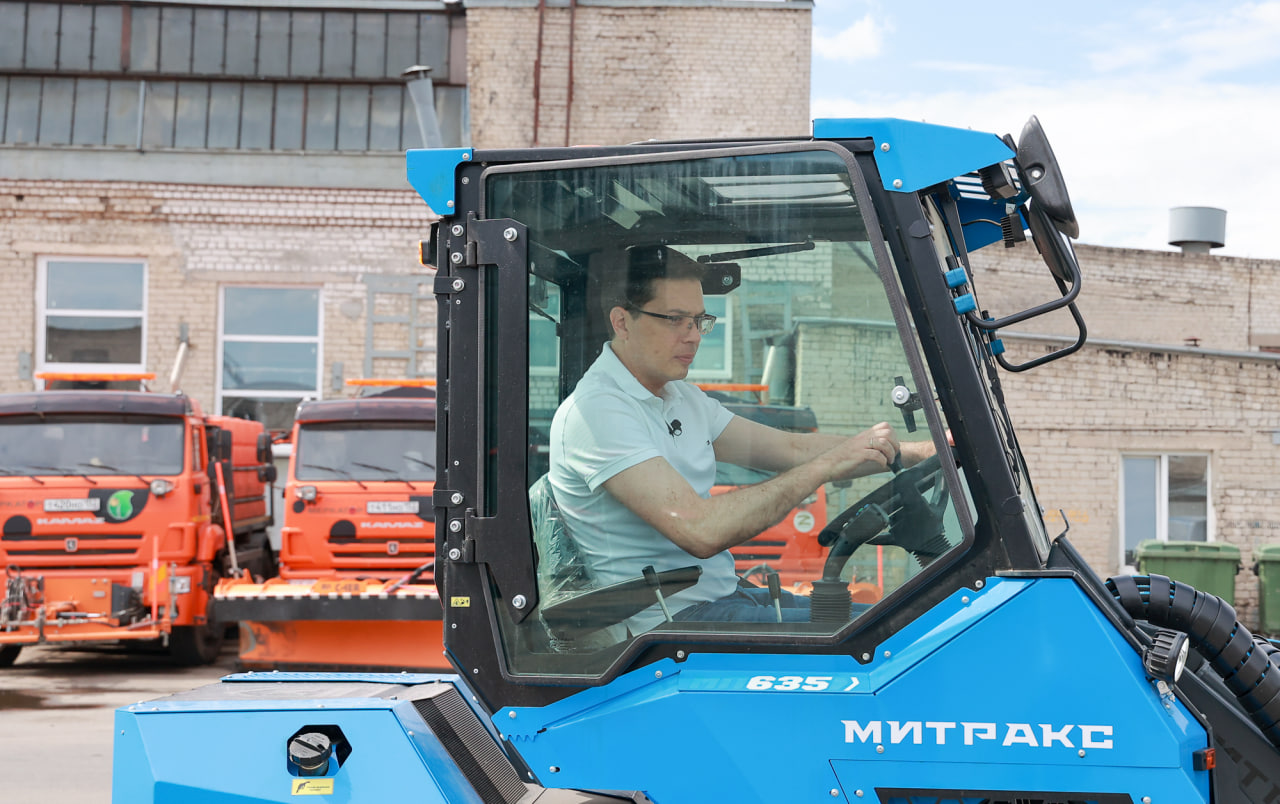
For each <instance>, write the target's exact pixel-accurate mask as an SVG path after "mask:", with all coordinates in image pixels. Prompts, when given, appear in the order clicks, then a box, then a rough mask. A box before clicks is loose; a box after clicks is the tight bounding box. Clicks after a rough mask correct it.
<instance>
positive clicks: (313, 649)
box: [214, 578, 449, 671]
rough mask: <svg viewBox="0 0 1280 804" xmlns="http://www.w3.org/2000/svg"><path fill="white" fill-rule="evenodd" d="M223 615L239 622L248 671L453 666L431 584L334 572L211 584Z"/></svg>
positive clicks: (398, 668) (419, 668)
mask: <svg viewBox="0 0 1280 804" xmlns="http://www.w3.org/2000/svg"><path fill="white" fill-rule="evenodd" d="M214 606H215V610H216V611H217V613H218V616H219V617H227V618H234V619H236V620H239V621H240V664H241V665H242V666H243V667H244V668H245V669H249V670H286V669H287V670H318V669H341V670H356V669H360V670H397V671H398V670H448V669H449V663H448V661H447V660H446V659H445V657H444V649H443V641H442V639H441V609H440V600H439V597H438V596H437V595H436V590H435V586H434V585H428V584H421V583H415V584H401V583H398V582H392V581H377V580H353V579H346V578H342V579H332V580H317V581H310V582H306V583H290V582H288V581H285V580H282V579H278V578H277V579H272V580H270V581H267V582H265V583H254V582H251V581H248V580H244V579H234V578H228V579H226V580H223V581H222V582H221V583H220V584H219V585H218V587H217V589H215V590H214Z"/></svg>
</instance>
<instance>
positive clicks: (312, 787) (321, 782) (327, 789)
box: [289, 779, 333, 796]
mask: <svg viewBox="0 0 1280 804" xmlns="http://www.w3.org/2000/svg"><path fill="white" fill-rule="evenodd" d="M289 794H290V795H293V796H330V795H333V779H294V780H293V789H292V790H290V791H289Z"/></svg>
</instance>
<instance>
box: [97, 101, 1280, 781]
mask: <svg viewBox="0 0 1280 804" xmlns="http://www.w3.org/2000/svg"><path fill="white" fill-rule="evenodd" d="M409 178H410V181H411V182H412V183H413V184H414V186H415V187H416V188H417V189H418V191H419V192H420V193H421V194H422V196H423V198H424V199H425V200H426V202H427V203H428V204H429V205H430V207H431V208H432V209H433V210H435V211H436V212H438V213H439V214H441V215H442V220H441V221H440V223H439V224H438V226H437V227H436V230H435V234H434V237H433V238H432V246H433V251H432V252H431V253H434V254H435V255H436V264H437V265H438V266H439V268H438V273H437V276H436V285H435V288H436V293H437V295H438V298H439V301H440V306H439V313H440V314H439V321H440V329H439V355H440V358H441V368H440V372H439V376H438V392H439V399H438V410H437V439H438V440H437V444H438V460H437V466H438V472H437V477H436V488H435V491H434V504H435V514H436V540H437V544H436V555H437V556H438V561H439V563H438V566H437V572H436V580H437V584H438V585H439V588H440V594H441V600H442V603H443V604H444V624H445V628H444V639H445V646H446V649H447V651H448V653H449V656H450V659H451V661H452V663H453V665H454V666H455V668H456V669H457V675H449V676H433V675H420V676H411V675H408V674H397V675H389V674H388V675H372V676H337V675H324V676H322V677H319V678H317V677H312V676H301V675H294V676H287V675H282V674H270V675H267V674H257V673H248V674H240V675H237V676H232V677H229V678H227V679H224V680H223V681H222V682H221V683H219V684H216V685H211V686H209V687H204V688H201V689H199V690H195V691H192V692H190V693H184V694H181V695H177V696H172V697H170V698H168V699H161V700H159V701H153V702H149V703H145V704H139V705H138V706H136V707H131V708H129V709H128V710H121V711H120V712H119V713H118V716H117V721H116V728H117V732H118V734H119V736H118V737H117V738H116V753H115V763H116V764H115V779H114V791H115V798H116V800H117V801H120V802H123V801H161V800H182V799H183V797H184V796H187V797H192V798H194V797H197V796H198V797H199V800H201V801H237V802H243V801H250V800H252V801H287V800H291V798H290V797H291V796H293V795H301V794H303V793H304V792H305V793H313V792H314V793H317V794H320V795H332V796H334V797H335V799H337V798H340V799H342V800H369V801H373V800H391V799H398V798H403V797H406V796H410V795H412V796H415V797H416V798H417V799H418V800H422V801H431V802H454V801H468V802H473V801H485V802H504V804H517V802H533V801H539V802H606V801H618V800H628V801H637V802H638V801H654V802H661V803H662V804H670V802H719V801H734V802H781V801H787V802H794V801H810V802H826V801H832V800H836V801H847V802H860V801H878V802H881V804H888V803H889V802H893V803H894V804H936V803H937V802H944V801H957V802H960V801H962V802H967V803H968V802H988V803H990V804H994V803H995V802H1014V801H1030V802H1093V803H1094V804H1117V803H1118V802H1129V803H1130V804H1133V803H1135V802H1143V804H1150V802H1197V801H1198V802H1209V801H1213V802H1217V803H1218V804H1223V802H1243V801H1248V802H1262V801H1268V800H1271V799H1272V798H1274V797H1276V796H1277V795H1278V793H1277V789H1276V781H1275V780H1276V779H1280V772H1277V768H1278V767H1280V754H1278V753H1277V748H1276V743H1277V740H1280V725H1277V721H1278V720H1280V666H1278V665H1277V663H1276V661H1275V659H1274V650H1275V649H1274V648H1273V647H1272V646H1270V645H1269V644H1268V643H1266V642H1264V641H1261V640H1255V639H1254V638H1253V637H1252V635H1251V634H1249V632H1248V631H1247V630H1246V629H1245V628H1244V627H1243V626H1241V625H1240V624H1239V623H1238V622H1237V621H1236V619H1235V614H1234V612H1233V611H1232V610H1231V609H1230V606H1227V605H1226V604H1225V603H1223V602H1222V601H1221V600H1219V599H1217V598H1215V597H1213V596H1211V595H1205V594H1202V593H1199V592H1197V591H1196V590H1194V589H1190V588H1189V587H1186V586H1184V585H1182V584H1180V583H1174V582H1171V581H1169V580H1168V579H1165V578H1160V577H1159V576H1151V577H1150V578H1146V577H1141V578H1134V577H1124V578H1116V579H1112V580H1111V581H1110V582H1106V583H1104V582H1103V581H1102V580H1100V579H1099V578H1098V577H1097V576H1096V575H1095V574H1094V573H1093V571H1092V570H1091V569H1090V568H1089V567H1088V566H1087V564H1085V562H1084V561H1083V560H1082V559H1081V558H1080V556H1079V554H1078V553H1077V552H1076V551H1075V550H1074V548H1073V547H1072V546H1071V544H1070V542H1069V540H1068V539H1067V538H1065V536H1064V535H1062V534H1051V533H1048V532H1047V531H1046V529H1045V525H1044V520H1043V518H1042V516H1041V510H1040V506H1039V504H1038V502H1037V501H1036V498H1035V493H1034V490H1033V487H1032V484H1031V479H1030V477H1029V476H1028V472H1027V468H1026V465H1025V463H1024V461H1023V458H1022V453H1021V451H1020V449H1019V445H1018V442H1017V438H1016V436H1015V433H1014V429H1013V426H1012V423H1011V417H1010V415H1009V411H1008V410H1007V409H1006V406H1005V404H1004V401H1003V393H1002V391H1001V384H1002V383H1003V382H1004V381H1005V376H1002V369H1003V370H1004V371H1006V372H1013V374H1011V375H1008V376H1010V377H1012V378H1013V380H1014V381H1016V379H1017V377H1016V375H1017V372H1021V371H1025V370H1028V369H1033V368H1036V367H1037V366H1039V365H1042V364H1044V363H1046V362H1048V361H1051V360H1054V359H1058V358H1061V357H1064V356H1067V355H1069V354H1071V353H1072V352H1074V351H1076V350H1078V349H1079V348H1080V346H1081V345H1082V344H1083V343H1084V339H1085V332H1084V323H1083V321H1082V320H1081V318H1080V315H1079V313H1078V311H1077V310H1076V309H1075V298H1076V296H1077V294H1078V293H1079V291H1080V287H1081V275H1080V269H1079V266H1078V265H1077V263H1076V259H1075V255H1074V253H1073V250H1072V247H1071V239H1072V238H1074V237H1076V236H1077V235H1078V227H1077V224H1076V220H1075V217H1074V214H1073V212H1072V209H1071V205H1070V201H1069V199H1068V196H1067V193H1066V188H1065V185H1064V184H1063V182H1062V177H1061V174H1060V171H1059V169H1058V166H1057V163H1056V160H1055V159H1054V158H1053V154H1052V151H1051V149H1050V148H1049V144H1048V141H1047V140H1046V138H1045V137H1044V134H1043V132H1042V131H1041V129H1040V126H1039V124H1038V123H1037V122H1036V121H1035V119H1034V118H1032V121H1031V122H1030V123H1028V125H1027V126H1026V128H1025V129H1024V130H1023V131H1022V132H1021V136H1020V137H1019V138H1018V140H1017V141H1015V140H1014V139H1013V138H1012V137H1010V136H1005V137H999V136H996V135H993V134H984V133H980V132H975V131H969V130H959V129H952V128H945V127H939V126H933V125H926V124H922V123H912V122H906V121H898V120H819V121H817V122H815V124H814V129H813V136H812V137H810V138H804V139H792V140H739V141H724V142H673V143H643V144H637V145H630V146H622V147H616V148H603V147H602V148H594V147H593V148H565V149H544V150H510V151H472V150H453V151H427V152H411V153H410V154H409ZM1027 230H1029V231H1030V234H1031V237H1032V239H1033V240H1034V244H1035V247H1036V248H1037V249H1038V250H1039V252H1040V253H1041V254H1042V255H1043V258H1044V262H1045V265H1046V268H1047V275H1048V277H1049V278H1050V279H1051V280H1052V282H1053V284H1054V285H1056V287H1057V289H1058V293H1057V294H1050V296H1051V297H1050V298H1047V299H1046V300H1045V301H1043V303H1040V304H1037V305H1035V306H1033V307H1030V308H1025V309H1024V308H1022V307H1021V306H1019V307H1015V308H1014V309H1001V302H1002V301H1006V300H1003V299H1001V298H984V299H983V301H982V302H981V303H979V301H978V298H977V295H976V293H977V291H976V288H975V284H976V283H978V282H980V279H981V278H980V277H978V276H975V272H974V270H973V266H972V264H971V262H970V259H969V255H970V253H971V252H972V251H974V250H976V249H978V248H982V247H986V246H989V245H993V244H999V243H1002V242H1003V243H1006V244H1013V243H1015V242H1016V241H1018V240H1021V239H1023V238H1025V237H1026V234H1025V232H1026V231H1027ZM655 263H666V264H674V263H684V264H686V265H687V264H690V263H693V264H696V265H698V266H700V276H701V283H702V291H703V299H704V301H705V307H706V310H705V313H706V314H709V315H714V316H716V323H715V327H714V329H713V330H712V331H711V332H710V334H706V335H705V336H704V337H703V339H702V342H701V345H700V349H699V350H698V352H697V357H696V360H695V361H694V362H693V364H692V365H691V366H690V368H689V376H688V380H689V381H690V382H699V381H707V382H729V383H743V384H764V385H767V386H768V387H769V389H770V397H771V398H772V399H779V400H786V404H788V405H790V406H794V407H803V408H808V409H810V410H812V412H813V414H814V416H815V417H816V423H817V427H818V430H819V431H820V432H826V433H834V434H847V435H852V434H855V433H858V432H861V431H864V430H866V429H867V428H868V427H871V426H873V425H875V424H876V423H878V422H882V421H889V422H892V423H893V424H894V425H895V426H896V428H897V430H898V432H899V434H900V437H901V439H902V440H903V441H904V442H917V444H918V446H916V447H913V449H916V450H919V452H918V453H917V454H923V452H932V453H934V457H932V458H929V459H927V460H923V461H921V462H919V463H915V464H914V465H911V466H909V467H908V468H905V469H903V470H901V471H897V472H892V473H891V472H884V473H880V474H876V475H872V476H869V477H865V478H861V479H859V480H857V481H855V482H854V484H853V486H852V487H851V488H850V489H848V490H847V492H845V493H844V494H843V501H842V502H839V503H834V502H829V503H828V505H827V517H826V518H825V521H823V522H821V523H820V524H819V525H818V526H816V527H815V528H814V529H813V538H814V540H815V542H816V544H817V545H818V546H819V547H821V548H822V550H823V551H824V557H823V560H822V562H821V565H820V566H819V567H816V568H815V569H814V571H813V577H812V578H811V579H809V581H810V583H811V590H810V591H809V605H808V611H809V616H808V617H807V618H805V619H804V620H803V621H772V620H766V621H761V622H751V623H735V622H715V621H686V620H685V619H682V618H681V617H680V616H679V614H680V610H681V609H680V606H681V594H682V592H683V591H685V590H687V589H689V588H690V587H692V586H694V585H695V584H697V583H698V582H699V578H700V567H699V566H698V564H697V562H695V561H693V560H692V556H691V557H690V559H691V560H689V561H688V562H687V565H684V562H676V565H674V566H667V565H662V566H645V567H643V568H641V569H642V571H636V572H635V573H634V574H633V575H631V576H630V577H624V578H622V579H617V578H615V577H612V575H613V574H616V568H614V567H613V566H611V565H610V564H609V563H608V560H609V556H607V555H606V556H605V558H604V559H603V560H602V559H601V556H600V554H599V547H598V545H599V544H600V543H601V541H602V540H603V541H605V542H607V541H608V540H607V537H608V535H609V534H608V533H603V534H599V533H597V534H587V535H588V536H592V537H595V538H593V539H587V538H584V534H582V533H581V532H577V533H575V532H574V526H568V525H567V520H566V517H565V511H566V510H567V509H566V507H565V506H566V505H568V504H570V503H569V501H566V500H565V499H562V498H558V497H557V494H558V491H557V489H556V488H555V487H554V485H552V484H550V483H548V481H547V480H546V479H544V474H545V471H546V470H545V468H544V467H543V466H540V465H538V464H537V463H536V462H535V457H536V454H537V453H536V451H535V450H531V449H530V433H531V428H532V427H533V426H534V424H535V422H541V421H544V420H545V418H546V416H547V413H548V412H549V411H555V410H557V409H558V408H559V407H560V406H561V405H562V404H563V402H564V400H565V399H566V398H567V397H568V396H569V395H570V394H571V393H572V392H573V391H574V389H575V387H577V384H578V383H579V381H580V380H581V379H582V378H583V376H584V374H585V373H586V372H587V370H588V368H589V367H590V366H591V365H592V363H593V361H595V360H596V359H597V357H598V356H599V355H600V354H601V350H602V348H603V347H604V344H605V342H606V341H607V340H608V339H609V338H610V336H611V334H612V333H611V330H610V322H609V319H608V317H607V313H608V311H607V310H606V309H604V308H605V304H604V302H605V301H606V300H607V299H608V298H610V290H609V289H610V287H611V286H613V285H615V284H616V283H617V282H618V281H619V280H620V279H621V277H623V276H624V275H625V274H626V273H627V272H628V270H629V269H631V268H633V267H636V266H651V265H652V264H655ZM1006 303H1007V302H1006ZM987 305H991V306H990V307H988V306H987ZM685 312H688V313H690V314H695V313H698V312H699V311H697V310H690V311H685ZM1048 313H1054V314H1056V315H1059V316H1061V317H1062V320H1063V321H1066V322H1072V323H1073V324H1074V326H1075V329H1076V332H1077V338H1076V340H1075V343H1074V344H1073V345H1071V346H1068V347H1067V348H1064V349H1060V350H1058V351H1052V352H1043V351H1033V352H1028V353H1020V354H1018V353H1015V351H1016V350H1014V349H1008V350H1006V349H1005V348H1004V344H1003V342H1002V340H1001V338H1000V337H999V332H1000V330H1001V329H1003V328H1006V327H1009V326H1012V325H1014V324H1016V323H1018V322H1021V321H1025V320H1027V319H1028V318H1030V317H1032V316H1036V315H1043V314H1048ZM762 333H768V335H767V336H762ZM766 364H768V365H769V370H768V371H765V370H764V367H765V366H766ZM552 415H554V414H552ZM669 425H670V436H671V437H672V438H679V437H680V431H681V427H680V426H679V424H678V423H677V422H675V421H672V422H670V423H669ZM920 442H923V444H920ZM552 447H553V452H552V457H553V458H554V454H555V453H554V447H555V444H554V442H553V443H552ZM826 492H827V495H828V496H827V499H828V500H829V501H834V500H838V499H840V498H841V495H839V494H836V493H835V490H834V489H831V488H828V489H826ZM601 537H604V538H603V539H602V538H601ZM876 562H880V564H881V567H882V568H883V569H882V572H881V573H880V576H879V577H880V578H881V579H882V584H883V591H882V594H879V595H878V596H877V597H876V598H875V599H874V600H872V601H868V602H861V603H858V602H855V601H853V600H852V592H851V589H850V580H851V579H852V578H855V577H863V576H865V575H866V572H867V569H866V568H867V567H869V566H875V565H876ZM747 582H748V583H749V582H750V581H747ZM765 588H767V587H765ZM766 594H771V593H766ZM782 619H783V618H781V617H779V618H778V620H782ZM196 735H198V736H199V737H200V738H202V743H201V744H202V745H203V746H206V747H208V746H212V747H213V748H206V750H205V751H203V752H202V753H201V756H200V757H199V760H198V761H197V760H195V759H194V758H192V757H191V756H190V755H189V753H188V752H187V751H185V750H184V747H183V746H184V743H185V742H186V741H184V740H182V739H180V736H186V737H192V736H196ZM218 746H226V747H227V748H226V750H225V751H222V752H219V749H218ZM210 752H212V753H210Z"/></svg>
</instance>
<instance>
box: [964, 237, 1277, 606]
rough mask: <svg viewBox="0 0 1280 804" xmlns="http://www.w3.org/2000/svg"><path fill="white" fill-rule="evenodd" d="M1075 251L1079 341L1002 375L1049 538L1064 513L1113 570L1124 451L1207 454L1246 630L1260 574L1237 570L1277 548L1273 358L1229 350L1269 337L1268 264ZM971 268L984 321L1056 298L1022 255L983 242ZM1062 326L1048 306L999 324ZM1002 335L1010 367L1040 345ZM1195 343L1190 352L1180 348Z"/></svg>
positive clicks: (1075, 538)
mask: <svg viewBox="0 0 1280 804" xmlns="http://www.w3.org/2000/svg"><path fill="white" fill-rule="evenodd" d="M1078 253H1079V257H1080V262H1081V266H1082V271H1083V274H1084V277H1083V282H1082V286H1081V287H1082V290H1081V295H1080V299H1079V306H1080V309H1081V311H1082V314H1083V316H1084V318H1085V322H1086V324H1087V325H1088V328H1089V337H1090V345H1087V346H1086V347H1085V348H1084V349H1082V350H1081V351H1080V352H1078V353H1076V354H1075V355H1072V356H1070V357H1067V358H1065V359H1062V360H1058V361H1054V362H1052V363H1049V364H1046V365H1044V366H1041V367H1039V368H1037V369H1033V370H1031V371H1029V372H1024V373H1019V374H1011V373H1003V374H1002V381H1003V385H1004V389H1005V393H1006V396H1007V399H1008V405H1009V408H1010V410H1011V413H1012V416H1013V419H1014V424H1015V426H1016V427H1017V428H1018V433H1019V438H1020V441H1021V444H1022V447H1023V450H1024V451H1025V453H1026V458H1027V463H1028V465H1029V469H1030V471H1031V475H1032V479H1033V481H1034V483H1035V487H1036V490H1037V493H1038V495H1039V500H1040V504H1041V506H1042V507H1043V508H1044V509H1045V519H1046V521H1047V522H1048V524H1049V528H1050V532H1051V534H1056V533H1058V532H1060V531H1061V530H1062V527H1063V524H1062V515H1061V513H1059V511H1060V509H1061V511H1063V512H1065V514H1066V518H1067V520H1068V521H1069V522H1070V525H1071V531H1070V538H1071V540H1072V542H1073V543H1074V544H1076V545H1077V546H1078V547H1079V548H1080V550H1081V552H1082V553H1083V554H1084V555H1085V557H1086V558H1087V559H1088V561H1089V563H1090V564H1091V565H1092V566H1093V567H1094V568H1095V569H1096V570H1097V571H1098V572H1099V573H1101V574H1103V575H1109V574H1114V573H1115V572H1117V571H1118V570H1119V569H1120V551H1121V546H1120V538H1121V523H1120V519H1119V517H1120V493H1121V492H1120V475H1121V470H1122V457H1123V456H1124V455H1125V454H1133V453H1151V454H1159V453H1164V454H1175V453H1194V454H1204V455H1208V457H1209V482H1210V488H1209V506H1210V508H1211V509H1212V513H1211V520H1212V524H1211V526H1210V527H1211V531H1212V533H1213V535H1212V536H1211V538H1213V539H1215V540H1220V541H1225V542H1227V543H1229V544H1232V545H1235V546H1236V547H1238V548H1240V551H1241V564H1242V565H1243V568H1244V569H1243V571H1242V572H1241V573H1240V574H1239V575H1238V576H1237V579H1236V589H1235V596H1236V601H1235V602H1236V608H1237V610H1238V611H1239V612H1240V613H1241V615H1242V617H1243V618H1244V620H1245V622H1246V624H1247V625H1251V626H1256V624H1257V610H1256V605H1257V591H1258V581H1257V577H1256V576H1255V575H1254V574H1253V573H1252V572H1251V571H1250V567H1251V566H1252V565H1253V562H1254V559H1255V553H1256V551H1257V549H1258V548H1259V547H1260V546H1262V545H1265V544H1280V445H1277V444H1276V443H1275V435H1274V434H1275V433H1277V432H1280V405H1277V404H1276V403H1275V398H1276V388H1277V386H1278V385H1280V361H1277V360H1276V359H1273V358H1272V356H1271V355H1267V354H1263V353H1258V352H1256V351H1254V352H1253V353H1252V354H1248V355H1246V354H1231V353H1245V352H1249V351H1250V346H1249V344H1250V342H1251V341H1256V340H1257V339H1258V338H1259V337H1260V336H1273V335H1275V334H1277V333H1278V332H1280V322H1278V321H1277V311H1278V310H1280V295H1278V294H1280V264H1277V263H1276V262H1274V261H1265V260H1251V259H1239V258H1230V257H1213V256H1207V255H1183V254H1181V253H1178V252H1155V251H1140V250H1136V249H1115V248H1101V247H1093V246H1081V247H1079V249H1078ZM973 260H974V275H975V277H976V282H977V288H978V291H979V293H980V298H981V301H982V303H983V304H984V306H986V307H988V308H990V309H991V311H992V313H993V314H1007V313H1011V312H1015V311H1016V310H1018V309H1021V307H1019V305H1021V306H1022V307H1025V306H1028V305H1029V304H1032V303H1036V302H1041V301H1045V300H1047V299H1048V298H1051V297H1052V296H1053V295H1054V294H1055V293H1056V289H1055V288H1053V286H1052V283H1051V282H1049V281H1048V280H1046V279H1044V277H1045V276H1047V273H1046V271H1045V269H1044V267H1043V265H1041V264H1040V263H1039V262H1038V259H1037V257H1036V254H1035V251H1034V249H1033V248H1031V247H1027V246H1019V247H1018V248H1015V249H1009V250H1005V249H1001V248H1000V247H998V246H996V247H992V248H988V249H985V250H983V251H980V252H977V253H976V254H975V255H973ZM1028 288H1038V290H1036V291H1034V292H1033V291H1029V290H1028ZM1037 294H1038V295H1037ZM1069 327H1070V321H1069V319H1066V317H1065V316H1064V315H1063V314H1061V313H1055V314H1051V315H1050V316H1047V317H1046V318H1045V319H1042V320H1037V321H1030V322H1025V323H1022V324H1016V325H1014V326H1012V327H1010V328H1009V329H1010V330H1011V331H1015V332H1016V331H1026V332H1046V333H1047V332H1052V333H1057V334H1062V335H1066V334H1068V332H1069ZM1193 338H1194V339H1195V341H1191V340H1190V339H1193ZM1006 341H1007V343H1008V347H1009V354H1010V355H1011V357H1012V359H1014V360H1018V361H1020V360H1024V359H1026V358H1029V357H1032V356H1034V355H1036V354H1040V353H1043V352H1044V351H1045V349H1046V348H1048V347H1046V346H1045V345H1044V344H1042V343H1038V342H1028V341H1023V340H1020V339H1017V338H1016V337H1009V338H1007V339H1006ZM1108 342H1111V343H1108ZM1195 342H1198V343H1199V347H1198V348H1196V347H1192V348H1188V345H1189V344H1190V343H1195ZM1138 344H1163V345H1165V346H1166V347H1167V348H1165V349H1162V348H1161V347H1160V346H1145V347H1144V346H1139V345H1138ZM1221 352H1226V353H1228V354H1221Z"/></svg>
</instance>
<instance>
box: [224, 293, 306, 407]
mask: <svg viewBox="0 0 1280 804" xmlns="http://www.w3.org/2000/svg"><path fill="white" fill-rule="evenodd" d="M232 289H234V290H315V291H316V307H317V310H316V334H315V336H314V337H311V336H307V335H227V333H226V330H225V326H226V315H225V313H226V309H227V291H228V290H232ZM228 342H230V343H314V344H315V345H316V387H315V391H314V392H306V391H297V390H286V391H271V390H265V389H253V390H252V391H247V392H243V393H241V392H236V391H231V392H227V391H226V390H224V389H223V387H222V364H223V346H224V344H226V343H228ZM215 360H216V361H217V362H216V366H217V369H216V371H215V372H214V375H215V380H214V399H215V400H216V403H215V408H216V410H217V412H218V413H219V414H221V413H223V404H222V403H223V400H225V399H227V398H232V399H249V398H252V399H301V400H302V401H304V402H305V401H310V400H313V399H320V398H321V397H322V395H323V392H322V390H321V389H322V387H323V385H324V287H323V286H320V285H223V286H221V287H219V288H218V354H217V355H216V357H215Z"/></svg>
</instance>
